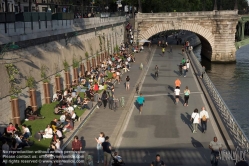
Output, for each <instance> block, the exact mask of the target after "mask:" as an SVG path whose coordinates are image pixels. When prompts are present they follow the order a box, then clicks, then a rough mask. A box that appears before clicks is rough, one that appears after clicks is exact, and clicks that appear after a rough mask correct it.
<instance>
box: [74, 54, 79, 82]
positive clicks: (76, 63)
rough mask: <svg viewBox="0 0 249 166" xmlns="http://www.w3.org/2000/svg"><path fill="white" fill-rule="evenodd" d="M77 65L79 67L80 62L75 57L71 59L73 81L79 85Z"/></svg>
mask: <svg viewBox="0 0 249 166" xmlns="http://www.w3.org/2000/svg"><path fill="white" fill-rule="evenodd" d="M79 65H80V61H79V60H77V59H76V58H75V57H73V75H74V80H75V83H76V84H77V85H78V84H79V79H78V76H79V72H78V71H79Z"/></svg>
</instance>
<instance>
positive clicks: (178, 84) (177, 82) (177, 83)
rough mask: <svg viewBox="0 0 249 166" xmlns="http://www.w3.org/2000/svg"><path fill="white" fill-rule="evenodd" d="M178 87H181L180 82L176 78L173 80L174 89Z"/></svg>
mask: <svg viewBox="0 0 249 166" xmlns="http://www.w3.org/2000/svg"><path fill="white" fill-rule="evenodd" d="M180 86H181V81H180V80H179V78H177V79H176V80H175V87H176V88H177V87H178V88H179V89H180Z"/></svg>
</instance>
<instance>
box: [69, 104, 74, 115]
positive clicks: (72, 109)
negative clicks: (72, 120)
mask: <svg viewBox="0 0 249 166" xmlns="http://www.w3.org/2000/svg"><path fill="white" fill-rule="evenodd" d="M73 111H74V108H73V106H72V105H71V104H70V105H69V107H68V108H67V112H68V113H70V114H72V112H73Z"/></svg>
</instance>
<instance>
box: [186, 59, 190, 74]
mask: <svg viewBox="0 0 249 166" xmlns="http://www.w3.org/2000/svg"><path fill="white" fill-rule="evenodd" d="M189 64H190V62H189V59H188V58H187V60H186V66H187V71H188V69H189Z"/></svg>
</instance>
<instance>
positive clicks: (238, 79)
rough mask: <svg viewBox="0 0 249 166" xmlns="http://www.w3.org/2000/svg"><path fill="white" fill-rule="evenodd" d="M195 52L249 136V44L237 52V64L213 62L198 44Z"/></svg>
mask: <svg viewBox="0 0 249 166" xmlns="http://www.w3.org/2000/svg"><path fill="white" fill-rule="evenodd" d="M194 53H195V55H196V56H197V58H198V59H199V60H200V62H201V64H202V65H204V66H206V70H207V73H208V75H209V77H210V79H211V80H212V82H213V83H214V85H215V87H216V88H217V90H218V91H219V93H220V95H221V96H222V98H223V100H224V101H225V102H226V104H227V106H228V107H229V108H230V110H231V112H232V113H233V115H234V117H235V118H236V120H237V121H238V123H239V124H240V126H241V128H242V129H243V130H244V132H245V134H246V135H247V137H249V123H248V118H249V114H248V111H249V110H248V101H249V100H248V97H249V81H248V80H249V45H247V46H244V47H242V48H240V49H239V50H238V51H237V52H236V64H211V63H210V62H209V61H208V60H207V59H206V58H204V57H202V56H201V55H200V53H201V46H197V47H196V48H195V50H194Z"/></svg>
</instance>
